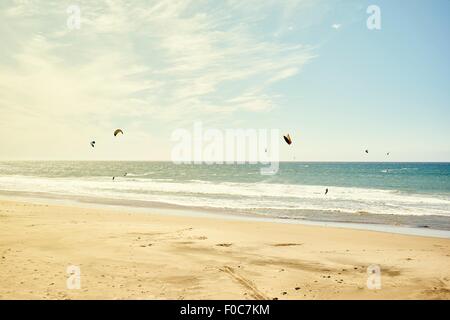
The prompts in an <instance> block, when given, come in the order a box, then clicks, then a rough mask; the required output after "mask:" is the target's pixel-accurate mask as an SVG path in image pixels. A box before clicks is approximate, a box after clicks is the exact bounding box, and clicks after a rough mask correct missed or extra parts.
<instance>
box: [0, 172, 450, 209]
mask: <svg viewBox="0 0 450 320" xmlns="http://www.w3.org/2000/svg"><path fill="white" fill-rule="evenodd" d="M325 188H327V187H326V186H312V185H292V184H272V183H231V182H222V183H215V182H206V181H201V180H190V181H186V182H179V181H178V182H175V181H163V180H161V179H159V180H151V179H139V178H133V179H127V178H126V177H117V178H116V180H115V181H112V180H111V179H109V178H106V177H104V178H82V179H81V178H38V177H26V176H3V177H0V190H7V191H19V192H20V191H21V192H48V193H53V194H61V195H77V196H89V197H96V196H97V197H108V198H114V199H123V200H139V201H158V202H164V203H169V204H176V205H183V206H199V207H212V208H230V209H247V210H257V209H261V210H270V209H272V210H323V211H343V212H355V213H356V212H361V211H363V212H369V213H374V214H397V215H441V216H450V197H449V195H442V194H441V195H432V194H430V195H428V194H427V195H425V194H408V193H403V192H399V191H397V190H381V189H365V188H349V187H328V189H329V193H328V194H327V195H326V196H325V195H324V191H325Z"/></svg>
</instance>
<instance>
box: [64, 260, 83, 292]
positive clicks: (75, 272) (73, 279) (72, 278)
mask: <svg viewBox="0 0 450 320" xmlns="http://www.w3.org/2000/svg"><path fill="white" fill-rule="evenodd" d="M66 273H67V275H68V278H67V281H66V286H67V289H71V290H74V289H81V269H80V267H79V266H73V265H71V266H68V267H67V270H66Z"/></svg>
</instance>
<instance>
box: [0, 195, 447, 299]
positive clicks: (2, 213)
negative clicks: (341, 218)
mask: <svg viewBox="0 0 450 320" xmlns="http://www.w3.org/2000/svg"><path fill="white" fill-rule="evenodd" d="M149 211H151V210H149ZM155 211H157V210H155ZM0 253H1V257H0V299H404V298H406V299H449V298H450V268H449V266H450V240H448V239H440V238H428V237H416V236H405V235H398V234H389V233H382V232H371V231H361V230H351V229H341V228H330V227H319V226H304V225H292V224H281V223H269V222H255V221H238V220H227V219H219V218H205V217H190V216H189V217H188V216H186V217H183V216H167V215H162V214H157V213H156V212H154V213H149V214H146V213H136V212H127V211H126V209H124V210H123V211H116V210H112V209H92V208H89V209H86V208H77V207H70V206H56V205H45V204H32V203H25V202H16V201H0ZM373 264H375V265H379V266H380V268H381V285H382V287H381V289H379V290H370V289H368V288H367V285H366V282H367V267H368V266H369V265H373ZM71 265H75V266H78V267H79V268H80V271H81V288H80V289H68V288H67V278H68V274H67V267H68V266H71Z"/></svg>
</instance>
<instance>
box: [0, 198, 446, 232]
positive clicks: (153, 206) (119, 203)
mask: <svg viewBox="0 0 450 320" xmlns="http://www.w3.org/2000/svg"><path fill="white" fill-rule="evenodd" d="M8 199H13V200H16V201H19V202H20V201H23V202H31V203H39V204H49V205H64V206H77V207H86V208H93V209H107V210H115V211H121V212H123V211H133V212H137V213H148V212H149V211H152V210H157V211H160V213H164V214H168V215H174V216H192V217H207V218H208V217H209V218H217V219H232V220H242V221H247V220H249V221H256V222H258V221H259V222H271V223H281V224H300V225H307V226H308V225H309V226H322V227H332V228H345V229H354V230H366V231H376V232H385V233H394V234H401V235H414V236H423V237H436V238H444V239H450V231H449V230H443V229H434V228H419V227H413V226H403V225H391V224H384V223H370V222H347V221H326V220H308V219H293V218H281V217H270V216H263V215H258V214H245V213H237V212H229V211H228V210H227V209H220V208H203V207H186V206H182V205H175V204H168V203H163V202H151V201H137V200H124V199H120V200H115V199H109V198H98V197H81V196H80V197H78V196H71V195H58V194H51V193H41V192H35V193H32V192H17V191H6V190H0V200H8Z"/></svg>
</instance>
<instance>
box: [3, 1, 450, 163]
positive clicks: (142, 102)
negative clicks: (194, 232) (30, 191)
mask: <svg viewBox="0 0 450 320" xmlns="http://www.w3.org/2000/svg"><path fill="white" fill-rule="evenodd" d="M71 5H77V6H78V7H79V8H80V10H81V12H80V17H81V24H80V28H79V29H76V28H75V29H74V28H69V27H68V25H67V22H68V19H70V18H71V17H73V11H70V12H67V10H68V8H69V7H70V6H71ZM369 5H377V6H378V7H379V8H380V14H381V29H379V30H370V29H369V28H367V25H366V21H367V19H368V18H369V16H370V13H367V11H366V10H367V7H368V6H369ZM449 33H450V1H448V0H433V1H423V0H396V1H392V0H391V1H384V0H372V1H361V0H354V1H353V0H341V1H338V0H284V1H280V0H266V1H257V0H246V1H241V0H224V1H206V0H163V1H140V0H136V1H125V0H99V1H51V0H42V1H41V0H15V1H12V0H3V1H1V3H0V39H1V46H0V160H170V157H171V149H172V148H173V141H171V135H172V134H173V132H174V131H175V130H177V129H180V128H185V129H188V130H192V128H193V123H195V122H199V121H200V122H201V123H202V124H203V127H205V128H217V129H220V130H225V129H230V128H235V129H238V128H241V129H278V130H280V131H281V132H283V133H288V132H289V133H290V135H291V136H292V138H293V140H294V143H293V145H291V146H287V145H285V144H280V146H281V148H280V157H281V160H292V159H295V160H297V161H450V143H449V141H450V126H449V123H450V121H449V120H450V90H449V84H450V59H449V56H450V54H449V53H450V41H449V39H450V34H449ZM116 128H122V129H123V131H124V133H125V134H124V135H123V136H120V137H119V138H114V137H113V135H112V133H113V131H114V130H115V129H116ZM92 140H95V141H96V142H97V143H96V147H95V148H91V147H90V145H89V143H90V141H92ZM365 149H369V151H370V152H369V154H365V153H364V150H365ZM387 152H390V155H389V156H387V155H386V153H387Z"/></svg>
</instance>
